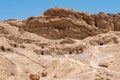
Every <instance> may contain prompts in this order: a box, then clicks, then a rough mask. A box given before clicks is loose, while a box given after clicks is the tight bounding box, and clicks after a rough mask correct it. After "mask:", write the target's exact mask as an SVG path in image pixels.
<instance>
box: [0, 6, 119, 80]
mask: <svg viewBox="0 0 120 80" xmlns="http://www.w3.org/2000/svg"><path fill="white" fill-rule="evenodd" d="M119 21H120V14H104V13H99V14H88V13H81V12H77V11H73V10H69V9H60V8H52V9H49V10H47V11H46V12H45V13H44V14H43V15H41V16H36V17H30V18H28V19H26V20H22V21H19V20H13V19H11V20H6V21H1V22H0V80H120V31H119V30H120V28H119V27H120V23H119Z"/></svg>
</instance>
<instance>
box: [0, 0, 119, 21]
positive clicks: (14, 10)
mask: <svg viewBox="0 0 120 80" xmlns="http://www.w3.org/2000/svg"><path fill="white" fill-rule="evenodd" d="M52 7H60V8H71V9H74V10H78V11H82V12H89V13H98V12H101V11H102V12H105V13H118V12H120V0H0V20H6V19H26V18H27V17H29V16H38V15H40V14H42V13H43V12H44V11H45V10H46V9H48V8H52Z"/></svg>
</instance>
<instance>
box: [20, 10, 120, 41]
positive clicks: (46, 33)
mask: <svg viewBox="0 0 120 80" xmlns="http://www.w3.org/2000/svg"><path fill="white" fill-rule="evenodd" d="M19 23H20V22H19ZM22 23H23V25H24V26H23V28H24V29H25V30H27V31H29V32H33V33H36V34H38V35H40V36H43V37H46V38H50V39H62V38H66V37H68V38H76V39H84V38H86V37H88V36H93V35H96V34H100V33H105V32H108V31H114V30H115V31H119V25H120V24H119V14H116V15H114V14H105V13H103V12H100V13H99V14H88V13H82V12H77V11H74V10H71V9H62V8H51V9H48V10H47V11H45V12H44V13H43V15H42V16H38V17H30V18H28V19H26V20H25V21H23V22H22ZM18 26H19V25H18Z"/></svg>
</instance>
